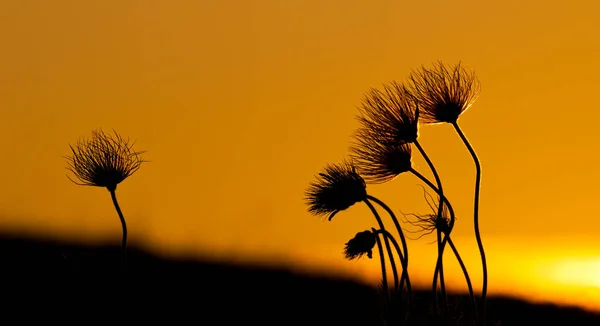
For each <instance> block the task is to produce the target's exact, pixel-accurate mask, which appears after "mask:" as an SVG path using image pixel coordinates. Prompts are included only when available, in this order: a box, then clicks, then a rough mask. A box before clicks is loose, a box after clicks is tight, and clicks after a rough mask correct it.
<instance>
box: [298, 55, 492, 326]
mask: <svg viewBox="0 0 600 326" xmlns="http://www.w3.org/2000/svg"><path fill="white" fill-rule="evenodd" d="M479 92H480V84H479V81H478V79H477V77H476V75H475V73H474V72H473V71H472V70H468V69H466V68H465V67H464V66H463V65H461V63H460V62H459V63H457V64H455V65H445V64H444V63H442V62H435V63H434V64H433V66H432V67H430V68H426V67H425V66H421V67H420V68H419V69H416V70H413V71H412V72H411V73H410V75H409V77H408V78H407V80H406V82H404V83H398V82H395V81H394V82H391V83H388V84H384V85H383V89H376V88H372V89H370V90H369V91H368V92H367V93H366V95H365V97H364V99H363V100H362V102H361V105H360V106H359V114H358V115H357V119H358V123H359V127H358V129H357V130H356V131H355V133H354V134H353V137H352V138H353V141H352V144H351V146H350V149H349V152H350V153H349V158H347V159H343V160H342V161H341V162H340V163H335V164H328V165H326V166H325V168H324V169H323V171H322V172H321V173H319V174H318V175H317V176H316V180H314V181H312V182H311V183H310V184H309V187H308V189H307V191H306V194H305V199H306V201H307V205H308V210H309V212H311V213H312V214H315V215H317V216H326V217H327V218H328V220H330V221H331V220H332V218H333V217H334V216H335V215H336V214H338V213H339V212H341V211H343V210H346V209H348V208H350V207H351V206H352V205H354V204H356V203H359V202H363V203H365V204H366V205H367V206H368V208H369V209H370V211H371V212H372V213H373V215H374V217H375V220H376V222H377V228H372V229H371V230H366V231H362V232H358V233H357V234H356V236H355V237H354V238H353V239H351V240H349V241H348V242H347V243H346V245H345V248H344V254H345V257H346V258H348V259H350V260H352V259H358V258H361V257H362V256H364V255H366V256H367V257H369V258H372V256H373V252H372V251H373V249H374V248H375V246H377V249H378V252H379V257H380V263H381V273H382V287H381V288H382V291H383V298H384V307H385V308H384V309H385V310H384V319H385V320H386V323H387V324H396V323H401V324H405V323H407V321H409V320H410V318H411V317H410V311H411V308H412V307H414V304H415V302H414V301H415V300H414V295H413V291H412V287H411V282H410V277H409V273H408V266H409V265H408V262H409V255H408V248H407V243H406V237H405V236H404V233H403V228H402V227H401V225H400V222H399V221H398V218H397V217H396V215H395V214H394V212H393V210H392V209H390V208H389V206H387V205H386V204H385V203H384V202H382V201H381V200H379V199H377V198H376V197H374V196H372V195H370V194H369V193H368V191H367V184H377V183H385V182H389V181H391V180H392V179H394V178H396V177H397V176H398V175H400V174H403V173H407V172H408V173H411V174H413V175H414V176H416V177H417V178H418V179H420V180H421V181H422V182H424V183H425V184H426V185H427V187H429V188H430V189H431V190H432V191H433V192H434V193H435V194H436V195H437V196H435V197H436V198H434V197H433V196H431V195H430V194H429V192H427V191H425V194H426V197H425V199H426V200H427V202H428V204H429V205H430V207H431V208H432V209H433V213H432V214H425V215H418V214H410V215H412V217H413V218H414V220H413V221H410V220H408V221H403V222H407V223H410V224H411V225H413V226H417V227H418V228H419V229H420V232H422V233H423V234H425V233H427V234H429V233H433V232H435V233H436V236H437V237H436V239H437V249H438V250H437V251H438V257H437V263H436V267H435V271H434V273H433V282H432V288H433V292H434V307H435V310H434V311H433V312H435V314H437V315H438V316H444V314H447V313H448V310H449V308H448V299H447V294H446V285H445V280H444V273H443V272H444V266H443V259H442V257H443V254H444V249H445V247H446V245H449V246H450V249H451V250H452V252H453V254H454V256H455V257H456V259H457V261H458V263H459V264H460V266H461V269H462V271H463V274H464V276H465V280H466V283H467V287H468V291H469V297H470V301H471V307H472V311H471V318H470V320H471V321H472V323H473V324H475V325H484V324H485V322H486V316H485V311H486V296H487V264H486V258H485V252H484V249H483V243H482V240H481V234H480V231H479V192H480V181H481V166H480V163H479V159H478V158H477V155H476V153H475V151H474V150H473V148H472V146H471V144H470V143H469V141H468V140H467V138H466V136H465V135H464V133H463V132H462V130H461V128H460V126H459V123H458V119H459V117H460V116H461V114H462V113H463V112H464V111H465V110H467V109H468V108H469V107H470V106H471V105H472V104H473V102H474V101H475V100H476V99H477V97H478V96H479ZM439 123H448V124H450V125H452V126H453V128H454V130H455V131H456V133H457V134H458V136H459V137H460V138H461V140H462V141H463V143H464V145H465V146H466V148H467V150H468V151H469V153H470V154H471V156H472V158H473V161H474V162H475V167H476V178H475V192H474V213H473V224H474V230H475V237H476V240H477V244H478V248H479V252H480V255H481V262H482V269H483V284H482V292H481V296H479V295H478V296H476V295H475V294H474V293H473V287H472V284H471V279H470V277H469V273H468V271H467V268H466V267H465V264H464V263H463V260H462V258H461V256H460V254H459V252H458V250H457V248H456V246H455V244H454V243H453V241H452V239H451V237H450V235H451V233H452V230H453V228H454V223H455V220H456V217H455V213H454V210H453V208H452V205H451V203H450V201H449V199H448V198H447V197H446V196H445V195H444V190H443V188H442V182H441V179H440V177H439V175H438V173H437V171H436V169H435V166H434V164H433V162H432V161H431V159H430V158H429V157H428V155H427V153H426V152H425V150H424V148H423V146H422V145H421V144H420V142H419V130H420V129H419V127H420V126H421V125H424V124H439ZM412 145H414V147H415V148H416V149H417V151H418V152H419V153H420V155H421V156H422V157H423V158H424V160H425V161H426V162H427V165H428V166H429V168H430V169H431V172H432V174H433V176H434V179H435V183H434V182H432V181H430V180H429V179H427V178H426V177H424V176H423V175H422V174H421V173H419V172H418V171H417V170H416V169H415V168H414V167H413V165H412V162H411V161H412V155H413V152H412ZM375 205H377V206H378V207H380V208H382V209H383V210H384V211H386V212H387V214H388V215H389V217H390V218H391V220H392V222H393V223H394V226H395V228H396V231H397V233H398V240H399V241H397V240H396V237H395V236H393V235H392V234H391V233H390V232H389V231H388V230H387V229H386V228H385V226H384V223H383V220H382V218H381V216H380V215H379V212H378V210H377V209H376V207H375ZM405 216H406V215H405ZM382 240H383V241H382ZM390 244H391V245H390ZM384 249H385V251H386V254H387V259H388V260H389V264H390V267H391V270H392V275H393V286H391V285H390V284H389V283H388V276H387V268H386V256H385V254H384ZM394 251H395V254H394ZM395 257H397V258H398V260H399V261H400V264H399V266H397V265H396V262H395V260H396V258H395ZM398 268H401V272H400V275H398V274H399V273H398ZM476 299H477V300H478V301H480V302H478V301H476Z"/></svg>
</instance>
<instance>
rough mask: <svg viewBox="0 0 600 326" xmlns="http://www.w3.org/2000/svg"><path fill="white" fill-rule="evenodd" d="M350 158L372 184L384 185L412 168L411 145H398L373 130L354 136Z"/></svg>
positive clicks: (366, 130)
mask: <svg viewBox="0 0 600 326" xmlns="http://www.w3.org/2000/svg"><path fill="white" fill-rule="evenodd" d="M350 157H351V158H352V160H353V162H354V164H355V165H356V168H357V169H358V171H359V172H360V174H361V175H363V176H364V178H365V179H366V180H367V181H368V182H370V183H384V182H387V181H390V180H392V179H393V178H395V177H396V176H398V175H399V174H401V173H404V172H408V171H410V169H411V168H412V153H411V146H410V144H409V143H397V142H394V141H391V140H390V139H388V138H386V137H385V136H382V135H381V134H379V133H377V132H376V131H375V130H371V129H360V130H358V131H357V132H356V133H355V134H354V141H353V142H352V145H351V146H350Z"/></svg>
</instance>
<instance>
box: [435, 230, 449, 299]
mask: <svg viewBox="0 0 600 326" xmlns="http://www.w3.org/2000/svg"><path fill="white" fill-rule="evenodd" d="M436 235H437V245H438V259H437V262H436V269H435V271H434V273H433V284H432V286H433V293H435V292H436V291H437V282H436V281H437V280H438V275H439V281H440V288H441V289H442V304H443V306H444V309H445V308H446V307H447V306H448V294H447V293H446V292H445V291H444V290H445V289H446V280H445V279H444V265H443V257H444V248H443V246H444V245H445V243H443V242H442V232H441V231H440V230H436ZM436 271H437V272H439V274H438V273H436ZM436 298H437V296H436Z"/></svg>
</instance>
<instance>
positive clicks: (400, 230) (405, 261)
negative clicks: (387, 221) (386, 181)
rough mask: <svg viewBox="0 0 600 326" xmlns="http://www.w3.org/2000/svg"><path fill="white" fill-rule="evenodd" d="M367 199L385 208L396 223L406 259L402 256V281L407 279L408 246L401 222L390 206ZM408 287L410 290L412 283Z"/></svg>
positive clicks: (369, 197)
mask: <svg viewBox="0 0 600 326" xmlns="http://www.w3.org/2000/svg"><path fill="white" fill-rule="evenodd" d="M367 198H368V199H369V200H372V201H374V202H375V203H377V205H379V206H381V208H383V209H384V210H385V211H386V212H387V213H388V214H389V215H390V217H391V218H392V221H394V225H395V226H396V230H397V231H398V235H399V236H400V242H402V249H403V251H404V257H402V256H400V263H401V264H402V280H404V279H407V278H405V275H404V274H408V246H407V244H406V238H405V237H404V232H402V227H401V226H400V222H398V218H397V217H396V214H394V212H393V211H392V210H391V209H390V208H389V206H388V205H386V204H385V203H384V202H383V201H381V200H379V199H378V198H376V197H374V196H371V195H367ZM406 286H407V287H409V288H410V283H409V284H407V285H406Z"/></svg>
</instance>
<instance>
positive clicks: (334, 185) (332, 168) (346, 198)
mask: <svg viewBox="0 0 600 326" xmlns="http://www.w3.org/2000/svg"><path fill="white" fill-rule="evenodd" d="M316 179H317V180H316V181H312V182H311V183H310V184H309V187H308V189H307V190H306V193H305V199H306V202H307V205H308V211H309V212H311V213H313V214H315V215H328V219H329V220H331V219H332V218H333V216H334V215H335V214H337V213H338V212H340V211H343V210H345V209H347V208H349V207H350V206H352V205H354V204H356V203H357V202H360V201H363V200H365V199H366V198H367V187H366V184H365V181H364V180H363V178H362V177H361V176H360V175H359V174H358V173H357V172H356V169H355V167H354V165H353V164H352V163H350V162H348V161H343V162H342V163H340V164H328V165H326V166H325V168H324V170H323V172H321V173H319V175H318V176H317V177H316Z"/></svg>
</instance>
